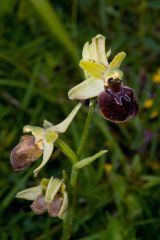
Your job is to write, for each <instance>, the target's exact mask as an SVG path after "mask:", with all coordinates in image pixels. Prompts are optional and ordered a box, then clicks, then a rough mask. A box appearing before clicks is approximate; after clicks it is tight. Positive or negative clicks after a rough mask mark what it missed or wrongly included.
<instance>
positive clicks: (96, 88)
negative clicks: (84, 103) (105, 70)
mask: <svg viewBox="0 0 160 240" xmlns="http://www.w3.org/2000/svg"><path fill="white" fill-rule="evenodd" d="M103 90H104V83H103V80H102V79H101V80H100V79H95V78H88V79H87V80H85V81H83V82H82V83H80V84H78V85H77V86H75V87H74V88H72V89H71V90H70V91H69V93H68V96H69V98H70V99H71V100H73V99H78V100H84V99H89V98H92V97H96V96H98V95H99V93H100V92H102V91H103Z"/></svg>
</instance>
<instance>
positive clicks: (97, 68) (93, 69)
mask: <svg viewBox="0 0 160 240" xmlns="http://www.w3.org/2000/svg"><path fill="white" fill-rule="evenodd" d="M79 66H80V67H81V68H82V69H83V70H84V71H86V72H88V73H89V74H90V75H91V76H93V77H94V78H97V79H102V78H103V75H104V73H105V71H106V67H104V65H102V64H99V63H96V62H92V61H87V60H81V61H80V63H79Z"/></svg>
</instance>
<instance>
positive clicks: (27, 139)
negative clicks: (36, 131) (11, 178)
mask: <svg viewBox="0 0 160 240" xmlns="http://www.w3.org/2000/svg"><path fill="white" fill-rule="evenodd" d="M41 155H42V150H41V149H40V148H39V147H38V145H37V144H35V138H34V137H33V136H30V135H23V136H22V137H21V138H20V142H19V143H18V144H17V145H16V146H15V147H14V148H13V149H12V151H11V154H10V163H11V165H12V167H13V169H14V171H20V170H23V169H25V168H26V167H28V166H29V165H30V164H31V163H32V162H33V161H35V160H36V159H38V158H39V157H40V156H41Z"/></svg>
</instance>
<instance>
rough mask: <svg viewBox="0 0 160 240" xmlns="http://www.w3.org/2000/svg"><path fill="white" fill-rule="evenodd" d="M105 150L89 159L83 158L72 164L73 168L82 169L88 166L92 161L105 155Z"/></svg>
mask: <svg viewBox="0 0 160 240" xmlns="http://www.w3.org/2000/svg"><path fill="white" fill-rule="evenodd" d="M106 153H107V150H102V151H100V152H98V153H96V154H94V155H93V156H91V157H88V158H85V159H83V160H81V161H79V162H77V163H75V164H74V168H75V169H81V168H84V167H86V166H88V165H89V164H91V163H92V162H93V161H95V160H96V159H97V158H99V157H101V156H102V155H104V154H106Z"/></svg>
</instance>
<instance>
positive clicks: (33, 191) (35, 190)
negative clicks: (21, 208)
mask: <svg viewBox="0 0 160 240" xmlns="http://www.w3.org/2000/svg"><path fill="white" fill-rule="evenodd" d="M41 194H42V187H41V186H36V187H31V188H27V189H25V190H23V191H21V192H19V193H17V195H16V198H22V199H26V200H31V201H34V200H35V199H36V198H37V197H38V196H40V195H41Z"/></svg>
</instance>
